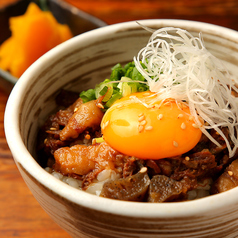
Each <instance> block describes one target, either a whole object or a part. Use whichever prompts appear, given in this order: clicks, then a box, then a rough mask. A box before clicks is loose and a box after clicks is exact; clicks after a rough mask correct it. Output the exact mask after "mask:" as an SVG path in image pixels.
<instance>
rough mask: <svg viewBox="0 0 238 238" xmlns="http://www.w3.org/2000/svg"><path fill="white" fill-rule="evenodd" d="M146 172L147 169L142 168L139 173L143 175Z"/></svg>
mask: <svg viewBox="0 0 238 238" xmlns="http://www.w3.org/2000/svg"><path fill="white" fill-rule="evenodd" d="M145 172H147V167H142V168H141V169H140V171H139V173H142V174H143V173H145Z"/></svg>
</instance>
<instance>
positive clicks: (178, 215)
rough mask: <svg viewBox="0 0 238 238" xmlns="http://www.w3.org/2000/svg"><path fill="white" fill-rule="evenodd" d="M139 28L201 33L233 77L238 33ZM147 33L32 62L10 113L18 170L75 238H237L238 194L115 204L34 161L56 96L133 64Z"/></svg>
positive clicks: (98, 34) (109, 33)
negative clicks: (117, 67) (121, 65)
mask: <svg viewBox="0 0 238 238" xmlns="http://www.w3.org/2000/svg"><path fill="white" fill-rule="evenodd" d="M140 22H141V23H142V24H143V25H146V26H148V27H151V28H157V29H158V28H160V27H164V26H174V27H181V28H184V29H187V30H188V31H190V32H192V33H194V34H198V33H199V32H200V31H202V32H203V39H204V42H205V44H206V47H207V48H208V49H209V50H210V51H211V52H212V53H213V54H214V55H215V56H217V57H218V58H220V59H222V60H223V61H224V62H225V64H226V66H227V68H228V70H229V72H230V73H231V75H235V73H236V71H237V66H236V65H238V64H237V62H238V44H237V43H238V41H237V32H235V31H232V30H229V29H225V28H222V27H218V26H214V25H209V24H205V23H198V22H190V21H179V20H145V21H140ZM149 35H150V34H148V33H146V32H145V31H144V30H143V29H141V27H140V26H138V25H137V24H136V22H129V23H122V24H117V25H113V26H108V27H105V28H101V29H98V30H95V31H91V32H88V33H85V34H82V35H80V36H78V37H76V38H74V39H72V40H70V41H68V42H66V43H64V44H62V45H60V46H59V47H56V48H55V49H53V50H52V51H50V52H49V53H47V54H46V55H44V56H43V57H42V58H40V59H39V60H38V61H37V62H36V63H35V64H33V65H32V66H31V67H30V68H29V69H28V70H27V71H26V72H25V74H24V75H23V76H22V78H21V79H20V80H19V83H17V85H16V86H15V87H14V89H13V91H12V94H11V96H10V98H9V101H8V105H7V109H6V115H5V130H6V137H7V140H8V144H9V147H10V149H11V151H12V153H13V156H14V159H15V161H16V164H17V165H18V168H19V170H20V171H21V173H22V176H23V178H24V179H25V181H26V183H27V184H28V186H29V187H30V188H31V190H32V192H33V194H34V196H35V197H36V198H37V200H38V201H39V203H40V204H41V205H42V207H43V208H44V209H45V210H46V211H47V213H48V214H49V215H50V216H51V217H52V218H53V219H54V220H55V221H56V222H57V223H58V224H59V225H60V226H62V227H63V228H64V229H65V230H66V231H68V232H69V234H71V235H72V236H73V237H78V236H82V237H90V236H94V237H122V236H123V237H131V236H133V235H134V236H138V237H156V236H158V235H161V236H162V237H181V236H182V237H191V236H193V237H209V236H210V237H211V236H216V237H235V236H236V235H237V234H238V224H237V222H236V220H237V217H238V213H237V210H238V207H237V203H238V202H237V201H236V199H235V198H236V194H237V189H236V188H235V189H232V190H230V191H227V192H225V193H221V194H218V195H214V196H211V197H207V198H202V199H199V200H196V201H188V202H179V203H169V204H138V203H134V202H124V201H115V200H111V199H106V198H101V197H97V196H95V195H91V194H87V193H85V192H83V191H78V190H76V189H74V188H71V187H69V186H67V185H66V184H63V183H62V182H61V181H59V180H57V179H56V178H54V177H52V176H51V175H50V174H49V173H48V172H46V171H44V169H42V168H41V167H40V166H39V164H38V163H37V162H36V160H34V159H33V158H34V157H35V151H34V148H35V143H36V141H35V136H36V133H37V131H38V128H39V125H40V124H42V122H43V121H44V120H45V118H46V117H47V115H49V114H50V113H51V112H52V111H53V110H54V108H55V103H54V100H53V99H54V97H55V95H56V94H57V92H58V90H59V89H60V88H66V89H74V90H75V91H81V90H84V89H88V88H90V87H91V86H92V85H95V84H96V83H97V82H100V81H101V80H102V79H104V78H105V76H106V75H108V72H109V71H110V68H111V67H112V66H113V65H114V64H116V63H118V62H119V61H120V62H122V63H126V62H128V61H130V59H131V58H132V57H133V56H134V55H136V52H137V51H138V49H140V48H142V46H143V45H144V44H145V43H146V42H147V40H148V36H149ZM136 39H139V40H136ZM131 42H133V43H131ZM119 45H120V47H119ZM218 46H219V47H218ZM223 52H226V54H224V53H223ZM88 57H89V58H88ZM85 59H87V61H85ZM56 79H57V80H56ZM38 118H39V120H38ZM13 138H14V139H13ZM59 214H62V216H61V215H60V216H59ZM225 221H226V222H225ZM141 227H143V229H142V228H141Z"/></svg>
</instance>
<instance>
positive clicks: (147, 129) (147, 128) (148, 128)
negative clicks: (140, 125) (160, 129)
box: [145, 126, 153, 131]
mask: <svg viewBox="0 0 238 238" xmlns="http://www.w3.org/2000/svg"><path fill="white" fill-rule="evenodd" d="M152 129H153V126H147V127H146V128H145V130H146V131H151V130H152Z"/></svg>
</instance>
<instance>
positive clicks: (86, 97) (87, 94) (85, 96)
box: [79, 89, 96, 103]
mask: <svg viewBox="0 0 238 238" xmlns="http://www.w3.org/2000/svg"><path fill="white" fill-rule="evenodd" d="M79 96H80V98H81V99H82V100H83V102H84V103H85V102H89V101H92V100H95V99H96V97H95V90H94V89H88V90H87V91H82V92H81V93H80V95H79Z"/></svg>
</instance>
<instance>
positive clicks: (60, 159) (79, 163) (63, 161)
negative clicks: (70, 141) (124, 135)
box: [54, 142, 123, 175]
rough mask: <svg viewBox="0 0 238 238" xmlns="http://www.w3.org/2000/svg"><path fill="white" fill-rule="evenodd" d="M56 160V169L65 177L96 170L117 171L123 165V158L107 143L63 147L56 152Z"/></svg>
mask: <svg viewBox="0 0 238 238" xmlns="http://www.w3.org/2000/svg"><path fill="white" fill-rule="evenodd" d="M54 158H55V165H54V169H55V170H56V171H58V172H61V173H62V174H64V175H69V174H77V175H86V174H88V173H89V172H91V171H93V170H94V169H99V170H103V169H116V167H117V166H121V165H122V163H123V156H121V155H120V154H119V153H118V152H116V151H115V150H113V149H112V148H111V147H110V146H108V145H107V144H106V143H105V142H103V143H100V144H96V145H91V146H85V145H74V146H71V147H62V148H60V149H58V150H56V151H55V153H54Z"/></svg>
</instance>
